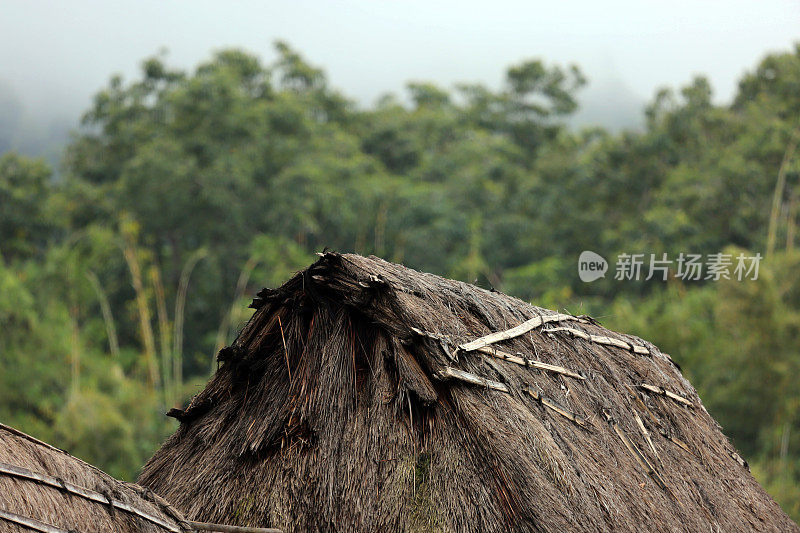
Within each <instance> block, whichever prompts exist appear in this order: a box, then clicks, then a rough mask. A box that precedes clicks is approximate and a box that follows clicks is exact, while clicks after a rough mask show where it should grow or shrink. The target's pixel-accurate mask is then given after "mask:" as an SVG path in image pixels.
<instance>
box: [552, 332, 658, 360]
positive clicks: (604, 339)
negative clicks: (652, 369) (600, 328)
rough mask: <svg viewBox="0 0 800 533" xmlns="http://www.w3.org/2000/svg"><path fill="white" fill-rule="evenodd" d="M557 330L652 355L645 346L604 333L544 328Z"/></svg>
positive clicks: (598, 342)
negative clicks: (596, 333)
mask: <svg viewBox="0 0 800 533" xmlns="http://www.w3.org/2000/svg"><path fill="white" fill-rule="evenodd" d="M557 331H560V332H563V333H567V334H569V335H572V336H573V337H578V338H579V339H585V340H587V341H589V342H593V343H595V344H604V345H606V346H616V347H617V348H622V349H623V350H631V351H632V352H633V353H637V354H639V355H650V350H648V349H647V348H645V347H644V346H639V345H637V344H633V343H629V342H627V341H624V340H622V339H615V338H613V337H606V336H604V335H592V334H590V333H586V332H585V331H581V330H579V329H574V328H567V327H555V328H550V329H546V330H544V332H545V333H554V332H557Z"/></svg>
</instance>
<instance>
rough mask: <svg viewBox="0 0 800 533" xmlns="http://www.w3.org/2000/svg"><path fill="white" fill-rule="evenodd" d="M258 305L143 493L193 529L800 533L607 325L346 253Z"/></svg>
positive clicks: (688, 396)
mask: <svg viewBox="0 0 800 533" xmlns="http://www.w3.org/2000/svg"><path fill="white" fill-rule="evenodd" d="M254 307H255V308H256V309H257V310H256V312H255V314H254V316H253V317H252V319H251V320H250V322H249V323H248V324H247V325H246V326H245V327H244V329H243V330H242V331H241V332H240V334H239V336H238V338H237V339H236V341H235V342H234V343H233V345H232V346H230V347H228V348H226V349H224V350H222V351H221V352H220V354H219V360H220V361H221V367H220V368H219V370H218V371H217V373H216V375H215V376H214V377H213V379H212V380H211V381H210V382H209V383H208V385H207V386H206V388H205V390H203V391H202V392H201V393H200V394H198V395H197V396H196V397H195V398H194V399H193V400H192V402H191V404H190V405H189V407H188V408H187V409H185V410H176V411H174V412H172V413H171V414H172V416H175V417H176V418H178V419H179V420H180V421H181V422H182V423H181V426H180V428H179V430H178V431H177V432H176V433H175V434H174V435H173V436H172V437H171V438H170V439H169V440H168V441H167V442H166V443H165V444H164V445H163V447H162V448H161V450H159V451H158V452H157V453H156V454H155V455H154V456H153V458H152V459H151V460H150V461H149V462H148V463H147V465H146V466H145V468H144V471H143V473H142V475H141V477H140V478H139V482H140V483H142V484H143V485H145V486H148V487H150V488H152V489H153V490H156V491H157V492H159V493H161V494H163V495H164V496H165V497H166V498H167V499H168V500H169V501H171V502H172V503H173V504H174V505H176V506H177V507H178V508H179V509H181V510H182V511H183V512H184V513H185V514H186V515H187V516H189V517H191V518H192V519H202V520H210V521H216V522H229V523H236V524H249V525H264V526H266V525H273V526H276V527H281V528H283V529H284V530H285V531H320V530H325V531H328V530H336V531H481V532H494V531H611V530H614V531H642V530H658V531H742V530H755V531H798V528H797V526H796V525H795V524H794V523H792V522H791V520H790V519H789V518H788V517H787V516H786V514H784V513H783V512H782V511H781V509H780V508H779V507H778V505H777V504H776V503H775V502H774V501H773V500H772V499H771V498H770V497H769V496H768V495H767V494H766V493H765V492H764V490H763V489H762V488H761V487H760V486H759V485H758V483H757V482H756V481H755V480H754V479H753V478H752V476H751V475H750V473H749V471H748V469H747V467H746V463H744V461H743V460H742V459H741V458H740V457H739V455H738V454H737V453H736V450H735V449H734V448H733V447H732V446H731V444H730V443H729V442H728V440H727V439H726V438H725V436H724V435H723V434H722V431H721V430H720V427H719V426H718V425H717V423H716V422H715V421H714V419H713V418H712V417H711V416H710V415H709V414H708V413H707V412H706V410H705V408H704V407H703V405H702V403H701V401H700V398H698V396H697V393H696V392H695V390H694V388H692V386H691V385H690V384H689V382H688V381H686V379H684V378H683V376H682V375H681V374H680V371H679V370H678V368H677V367H676V365H675V364H674V363H673V362H672V360H671V359H670V358H669V356H668V355H666V354H663V353H661V352H660V351H659V350H658V349H657V348H656V347H655V346H653V345H652V344H650V343H647V342H645V341H642V340H641V339H638V338H636V337H632V336H629V335H622V334H618V333H614V332H611V331H608V330H606V329H604V328H602V327H600V326H599V325H597V324H596V323H595V322H594V321H593V320H592V319H590V318H588V317H572V316H569V315H558V314H556V313H554V312H553V311H548V310H546V309H541V308H537V307H533V306H531V305H528V304H526V303H524V302H522V301H520V300H517V299H514V298H511V297H508V296H505V295H503V294H500V293H497V292H489V291H486V290H483V289H480V288H477V287H474V286H472V285H467V284H465V283H460V282H456V281H451V280H447V279H443V278H440V277H438V276H434V275H430V274H422V273H419V272H416V271H413V270H411V269H408V268H405V267H402V266H399V265H395V264H392V263H388V262H385V261H383V260H381V259H378V258H374V257H370V258H365V257H360V256H356V255H338V254H332V253H328V254H325V255H324V256H323V257H322V258H321V259H320V260H319V261H318V262H316V263H315V264H313V265H312V266H311V267H309V268H308V269H307V270H305V271H303V272H300V273H299V274H297V275H296V276H295V277H293V278H292V279H291V280H289V281H288V282H287V283H286V284H285V285H283V286H282V287H280V288H279V289H276V290H264V291H262V292H261V293H259V298H257V299H256V300H255V301H254ZM486 336H489V337H486Z"/></svg>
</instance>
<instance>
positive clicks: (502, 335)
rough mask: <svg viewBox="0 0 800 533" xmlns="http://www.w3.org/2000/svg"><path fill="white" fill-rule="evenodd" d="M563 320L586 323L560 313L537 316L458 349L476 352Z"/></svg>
mask: <svg viewBox="0 0 800 533" xmlns="http://www.w3.org/2000/svg"><path fill="white" fill-rule="evenodd" d="M565 320H574V321H576V322H586V320H584V319H582V318H580V317H576V316H572V315H564V314H561V313H556V314H554V315H539V316H535V317H533V318H531V319H530V320H526V321H525V322H523V323H522V324H519V325H518V326H514V327H513V328H511V329H507V330H504V331H498V332H497V333H490V334H489V335H485V336H483V337H481V338H479V339H475V340H474V341H471V342H468V343H466V344H462V345H461V346H459V347H458V349H459V350H461V351H464V352H472V351H474V350H477V349H478V348H483V347H484V346H488V345H490V344H493V343H495V342H500V341H506V340H508V339H513V338H515V337H519V336H520V335H524V334H525V333H527V332H529V331H530V330H532V329H534V328H538V327H539V326H541V325H542V324H547V323H549V322H562V321H565Z"/></svg>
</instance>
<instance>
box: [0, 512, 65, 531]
mask: <svg viewBox="0 0 800 533" xmlns="http://www.w3.org/2000/svg"><path fill="white" fill-rule="evenodd" d="M0 519H2V520H5V521H7V522H11V523H12V524H17V525H20V526H23V527H25V528H27V529H30V530H32V531H39V532H40V533H70V532H69V530H66V529H62V528H60V527H56V526H53V525H50V524H45V523H44V522H41V521H39V520H36V519H35V518H31V517H29V516H22V515H21V514H17V513H12V512H11V511H6V510H4V509H0Z"/></svg>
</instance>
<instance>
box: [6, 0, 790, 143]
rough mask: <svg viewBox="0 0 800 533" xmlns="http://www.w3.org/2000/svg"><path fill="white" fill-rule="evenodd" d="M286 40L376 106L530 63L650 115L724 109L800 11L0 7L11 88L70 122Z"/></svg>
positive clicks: (16, 0)
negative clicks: (138, 84) (710, 96)
mask: <svg viewBox="0 0 800 533" xmlns="http://www.w3.org/2000/svg"><path fill="white" fill-rule="evenodd" d="M275 39H284V40H286V41H288V42H289V43H290V44H291V45H292V46H293V47H295V48H296V49H298V50H299V51H300V52H301V53H302V54H304V55H305V57H306V58H307V59H308V60H309V61H311V62H312V63H313V64H316V65H321V66H323V67H324V68H325V70H326V72H327V73H328V75H329V78H330V80H331V82H332V84H333V85H334V86H336V87H337V88H339V89H342V90H343V91H344V92H345V93H346V94H347V95H349V96H351V97H354V98H356V99H357V100H358V101H359V102H361V103H362V104H364V105H368V104H371V103H372V102H374V100H375V99H376V98H377V97H378V96H379V95H381V94H382V93H385V92H387V91H394V92H400V91H401V90H402V87H403V85H404V84H405V82H407V81H409V80H432V81H435V82H438V83H440V84H442V85H445V86H449V85H450V84H452V83H454V82H458V81H482V82H485V83H488V84H490V85H497V82H498V81H499V80H500V78H501V76H502V74H503V71H504V69H505V68H506V67H507V66H508V65H509V64H512V63H514V62H517V61H520V60H522V59H525V58H531V57H542V58H544V59H545V60H546V61H548V62H558V63H562V64H564V63H570V62H574V63H577V64H579V65H580V66H581V67H582V69H583V70H584V72H585V73H586V74H587V75H588V77H589V79H590V81H591V83H592V86H593V88H592V89H589V90H587V91H586V94H585V95H584V98H588V99H589V100H592V98H594V100H595V105H596V103H597V102H596V101H597V100H598V99H600V100H601V101H602V100H603V98H606V97H608V98H611V99H614V98H615V99H617V100H625V101H628V100H629V101H631V102H635V105H637V106H640V105H641V104H642V103H643V102H645V101H648V100H650V99H651V98H652V96H653V94H654V92H655V90H656V89H657V88H658V87H661V86H664V85H671V86H679V85H682V84H684V83H686V82H688V81H689V80H690V79H691V77H692V75H693V74H695V73H705V74H707V75H708V76H709V77H710V78H711V81H712V85H713V87H714V89H715V97H716V100H717V101H726V100H728V99H729V98H730V97H731V95H732V94H733V92H734V90H735V83H736V80H737V78H738V77H739V76H740V75H741V74H742V72H743V71H744V70H745V69H749V68H752V67H753V66H754V65H755V63H756V62H757V61H758V60H759V59H760V58H761V57H762V56H763V55H764V54H765V53H766V52H769V51H781V50H788V49H789V48H790V46H792V44H793V42H795V41H796V40H800V2H798V1H797V0H793V1H761V2H754V1H752V0H749V1H739V0H728V1H724V2H721V1H720V2H717V1H700V2H698V1H697V0H693V1H673V2H652V1H645V0H638V1H614V0H604V1H602V2H598V1H597V0H592V1H589V0H581V1H572V2H570V1H560V2H557V1H550V2H535V1H528V2H525V1H518V2H516V1H506V0H492V1H486V2H472V1H465V0H462V1H459V2H453V1H439V2H437V1H433V0H427V1H417V0H413V1H402V2H401V1H380V0H371V1H354V0H345V1H327V2H322V1H317V2H311V1H303V0H299V1H293V2H256V1H227V2H221V1H220V2H209V1H198V0H193V1H184V0H160V1H157V0H135V1H134V0H130V1H128V2H119V1H111V0H103V1H70V2H65V1H55V0H54V1H49V2H45V1H36V0H0V82H5V84H6V85H10V86H11V89H12V90H13V92H14V93H16V96H17V98H18V99H19V100H20V101H21V102H22V103H23V104H24V106H25V108H26V110H27V113H28V114H30V115H33V116H36V115H48V116H52V115H53V114H54V113H55V114H57V115H64V116H69V117H72V116H77V114H78V113H80V112H81V111H83V110H85V109H86V108H87V107H88V105H89V102H90V97H91V95H92V94H93V93H94V92H95V91H97V90H98V89H99V88H101V87H102V86H104V85H105V84H106V82H107V80H108V78H109V76H110V75H111V74H112V73H116V72H118V73H122V74H123V75H125V77H127V78H130V77H131V76H134V75H136V73H137V69H138V64H139V62H140V61H141V60H142V59H143V58H144V57H146V56H148V55H152V54H155V53H157V52H158V50H159V49H160V48H162V47H164V48H167V49H168V50H169V55H168V56H167V57H168V62H170V63H171V64H172V65H174V66H181V67H192V66H194V65H195V64H196V63H197V62H198V61H200V60H202V59H205V58H207V57H208V55H209V52H210V51H211V50H214V49H219V48H223V47H230V46H237V47H242V48H244V49H246V50H249V51H251V52H255V53H257V54H259V55H261V56H262V57H263V58H264V59H265V60H270V59H272V58H273V57H274V56H273V52H272V46H271V43H272V42H273V41H274V40H275ZM593 95H594V96H593ZM0 127H2V125H0Z"/></svg>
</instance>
